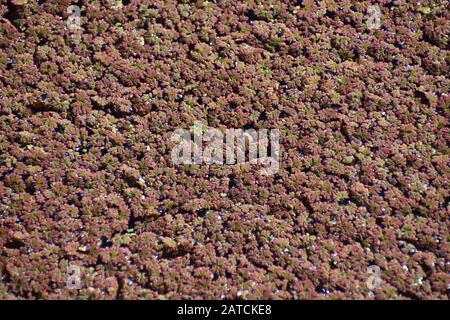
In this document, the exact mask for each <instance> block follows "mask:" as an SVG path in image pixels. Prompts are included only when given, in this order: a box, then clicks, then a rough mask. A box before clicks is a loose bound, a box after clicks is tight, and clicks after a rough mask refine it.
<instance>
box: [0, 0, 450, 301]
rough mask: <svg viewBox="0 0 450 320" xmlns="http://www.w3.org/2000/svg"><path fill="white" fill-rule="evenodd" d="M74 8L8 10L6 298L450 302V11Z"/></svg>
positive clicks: (278, 4) (1, 110)
mask: <svg viewBox="0 0 450 320" xmlns="http://www.w3.org/2000/svg"><path fill="white" fill-rule="evenodd" d="M73 5H77V3H72V2H71V1H68V0H66V1H32V0H29V1H27V0H21V1H19V0H2V1H0V13H1V18H0V47H1V50H0V150H1V152H0V279H1V281H0V299H22V298H26V299H40V298H43V299H56V298H70V299H185V298H202V299H234V298H238V299H272V298H273V299H275V298H281V299H304V298H314V299H338V298H343V299H360V298H367V299H383V298H389V299H391V298H392V299H447V298H448V294H449V288H450V287H449V286H450V276H449V270H450V269H449V268H450V261H449V256H450V252H449V250H450V247H449V242H448V241H449V233H448V230H449V224H450V223H449V222H450V221H449V191H448V186H449V183H450V176H449V147H448V146H449V137H450V132H449V96H448V92H449V84H450V82H449V79H448V74H449V65H448V61H449V59H448V58H449V51H448V34H447V33H448V32H447V31H448V21H449V18H450V17H449V10H448V2H447V1H420V2H419V1H406V0H398V1H397V0H396V1H379V2H378V9H373V8H372V9H370V10H369V6H373V5H374V4H373V3H372V2H371V1H359V2H358V3H356V2H355V1H350V0H343V1H333V0H325V1H284V0H282V1H268V2H260V1H202V0H199V1H179V2H178V1H162V0H161V1H160V0H156V1H134V0H133V1H120V0H110V1H108V0H105V1H84V2H83V4H79V9H80V11H79V13H80V16H79V18H80V19H79V20H78V19H76V17H77V15H76V14H77V11H76V10H75V11H74V10H69V11H68V8H69V7H70V6H73ZM378 14H379V15H380V16H376V15H378ZM74 15H75V16H74ZM373 15H375V16H373ZM68 21H69V22H70V23H68ZM367 21H371V22H370V24H369V25H368V23H367ZM78 22H79V23H80V27H79V28H78V27H73V26H74V25H73V24H74V23H75V24H77V23H78ZM196 121H199V122H201V123H203V124H205V125H207V126H209V127H212V128H217V130H220V131H221V132H225V131H226V130H227V129H229V128H238V129H243V130H251V129H253V130H255V131H259V130H264V129H267V130H279V133H280V137H279V145H280V159H279V168H278V170H277V172H276V173H275V174H273V175H269V176H267V175H266V176H265V175H262V174H261V172H260V171H259V170H260V169H261V168H260V166H258V165H251V164H248V163H241V164H239V165H233V166H224V165H221V164H220V163H212V164H205V163H201V164H195V163H179V164H175V163H173V161H172V158H171V153H172V150H173V147H174V145H175V142H174V141H172V140H171V136H172V134H173V133H174V132H175V130H177V129H189V128H190V127H191V126H192V125H193V124H194V123H195V122H196ZM374 277H375V278H374Z"/></svg>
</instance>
